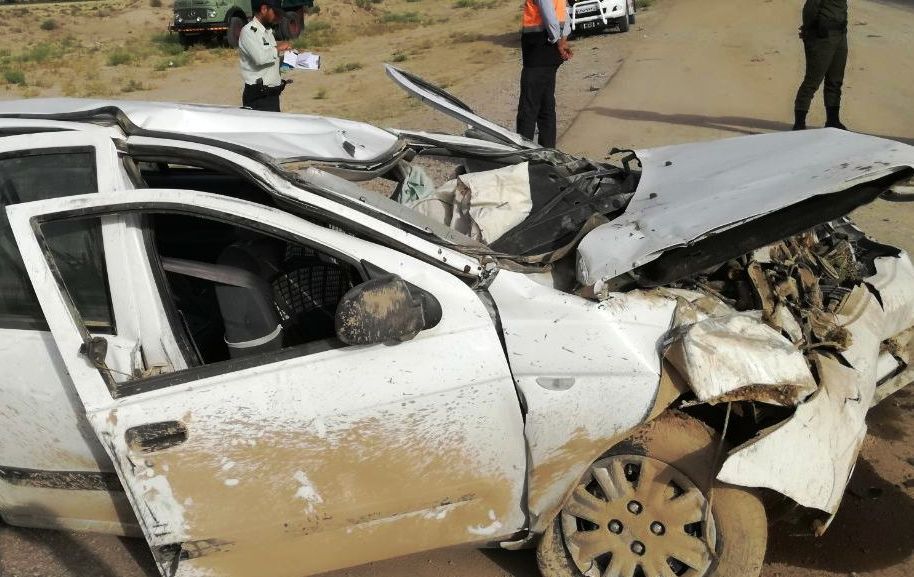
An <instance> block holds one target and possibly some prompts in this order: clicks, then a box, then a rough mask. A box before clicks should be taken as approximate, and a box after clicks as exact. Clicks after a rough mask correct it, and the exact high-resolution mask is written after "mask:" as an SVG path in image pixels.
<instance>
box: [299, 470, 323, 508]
mask: <svg viewBox="0 0 914 577" xmlns="http://www.w3.org/2000/svg"><path fill="white" fill-rule="evenodd" d="M292 478H293V479H295V481H296V482H297V483H298V484H299V486H298V490H297V491H295V498H296V499H301V500H302V501H304V502H305V508H306V509H307V510H308V512H314V506H315V505H319V504H321V503H323V502H324V499H323V498H322V497H321V496H320V495H319V494H318V492H317V491H316V490H315V489H314V485H312V484H311V480H310V479H308V475H306V474H305V473H304V471H296V472H295V475H293V476H292Z"/></svg>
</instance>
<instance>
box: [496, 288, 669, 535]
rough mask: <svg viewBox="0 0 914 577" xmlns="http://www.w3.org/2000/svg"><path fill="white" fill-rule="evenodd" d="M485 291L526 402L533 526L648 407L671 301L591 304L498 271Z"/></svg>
mask: <svg viewBox="0 0 914 577" xmlns="http://www.w3.org/2000/svg"><path fill="white" fill-rule="evenodd" d="M489 292H490V293H491V295H492V297H493V298H494V300H495V302H496V304H497V306H498V313H499V316H500V320H501V323H502V327H503V333H504V337H505V345H506V347H507V353H508V360H509V362H510V365H511V369H512V373H513V375H514V379H515V382H516V384H517V388H518V391H519V392H520V395H521V398H522V400H523V402H524V404H525V406H526V411H527V412H526V424H525V435H526V438H527V446H528V452H529V472H528V497H527V499H528V502H527V505H528V509H529V513H530V517H531V521H530V523H531V525H530V526H531V529H532V530H533V531H534V532H538V531H542V529H543V527H544V526H545V523H548V522H549V521H550V520H551V519H552V515H553V513H554V512H555V511H556V510H557V508H558V507H559V506H560V504H561V502H562V500H563V499H564V497H565V494H566V492H567V491H568V490H569V488H570V487H571V486H572V484H573V483H574V482H576V481H577V480H578V479H579V478H580V476H581V474H582V473H583V471H584V469H585V468H586V467H587V465H588V464H589V463H591V462H592V461H593V460H594V459H596V458H597V457H599V455H600V454H602V453H603V452H605V451H606V450H607V449H608V448H610V447H611V446H612V445H613V444H614V443H615V442H617V441H618V440H620V438H621V437H620V436H624V435H625V433H626V432H627V431H628V430H630V429H631V428H632V427H635V426H637V425H638V424H640V423H641V422H642V421H643V420H644V419H645V418H646V417H647V416H648V414H649V412H650V411H651V409H652V407H653V406H654V404H655V401H656V400H657V397H658V395H659V393H658V389H659V381H660V372H661V366H660V361H661V359H660V349H661V346H662V339H663V337H664V335H665V334H666V332H667V331H668V330H669V328H670V324H671V321H672V317H673V312H674V310H675V308H676V300H675V299H674V298H672V297H664V296H659V295H657V294H653V293H644V292H640V291H634V292H631V293H627V294H613V295H610V296H609V297H608V298H607V299H606V300H603V301H602V302H599V303H597V302H593V301H590V300H587V299H583V298H580V297H576V296H574V295H570V294H564V293H560V292H558V291H555V290H553V289H551V288H550V287H546V286H543V285H542V284H539V283H537V282H535V281H534V280H532V279H530V278H529V277H527V276H526V275H522V274H518V273H513V272H509V271H504V270H503V271H500V272H499V273H498V276H496V277H495V280H494V281H493V283H492V285H491V286H490V287H489ZM665 398H667V399H668V400H671V399H672V398H675V395H673V396H671V397H670V396H666V397H665Z"/></svg>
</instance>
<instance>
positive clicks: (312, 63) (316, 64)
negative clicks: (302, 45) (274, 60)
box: [282, 50, 321, 70]
mask: <svg viewBox="0 0 914 577" xmlns="http://www.w3.org/2000/svg"><path fill="white" fill-rule="evenodd" d="M282 62H283V64H285V65H287V66H290V67H292V68H294V69H297V70H318V69H319V68H320V67H321V57H320V55H318V54H314V53H312V52H297V51H295V50H289V51H287V52H285V53H283V55H282Z"/></svg>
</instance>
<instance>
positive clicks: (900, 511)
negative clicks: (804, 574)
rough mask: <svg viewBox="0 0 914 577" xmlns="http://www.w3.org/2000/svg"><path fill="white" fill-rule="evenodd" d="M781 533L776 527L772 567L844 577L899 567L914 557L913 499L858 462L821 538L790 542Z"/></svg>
mask: <svg viewBox="0 0 914 577" xmlns="http://www.w3.org/2000/svg"><path fill="white" fill-rule="evenodd" d="M779 529H780V530H779ZM783 529H784V527H778V526H775V527H774V528H773V530H772V532H771V536H770V538H769V542H768V557H767V561H768V562H770V563H771V562H778V563H784V564H787V565H793V566H796V567H805V568H809V569H817V570H823V571H834V572H835V573H836V574H840V575H853V574H854V573H856V572H867V571H875V570H877V569H883V568H886V567H891V566H893V565H896V564H898V563H901V562H903V561H905V560H906V559H907V558H908V557H909V556H910V555H911V554H912V552H914V538H912V536H914V499H911V497H909V496H908V495H907V494H906V493H905V491H904V490H903V489H901V488H900V487H897V486H895V485H893V484H892V483H889V482H888V481H886V480H885V479H883V478H882V477H880V476H879V475H878V474H877V473H876V471H875V469H874V468H873V466H872V465H871V464H870V463H869V462H867V461H865V460H860V461H858V462H857V467H856V469H855V470H854V476H853V477H852V479H851V482H850V485H849V487H848V491H847V493H846V494H845V496H844V501H843V502H842V504H841V508H840V509H839V510H838V515H837V517H836V518H835V520H834V522H833V523H832V524H831V527H830V528H829V529H828V532H826V533H825V535H824V536H823V537H820V538H818V539H817V538H814V537H791V536H790V535H788V534H787V533H786V532H785V531H784V530H783Z"/></svg>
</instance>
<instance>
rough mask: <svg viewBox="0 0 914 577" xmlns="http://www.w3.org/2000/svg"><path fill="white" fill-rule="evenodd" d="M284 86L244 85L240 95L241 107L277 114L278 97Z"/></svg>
mask: <svg viewBox="0 0 914 577" xmlns="http://www.w3.org/2000/svg"><path fill="white" fill-rule="evenodd" d="M283 88H284V86H283V85H282V84H280V85H279V86H264V85H262V84H245V85H244V91H243V92H242V93H241V105H242V106H244V107H245V108H253V109H254V110H263V111H265V112H279V95H280V94H282V89H283Z"/></svg>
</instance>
